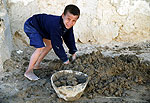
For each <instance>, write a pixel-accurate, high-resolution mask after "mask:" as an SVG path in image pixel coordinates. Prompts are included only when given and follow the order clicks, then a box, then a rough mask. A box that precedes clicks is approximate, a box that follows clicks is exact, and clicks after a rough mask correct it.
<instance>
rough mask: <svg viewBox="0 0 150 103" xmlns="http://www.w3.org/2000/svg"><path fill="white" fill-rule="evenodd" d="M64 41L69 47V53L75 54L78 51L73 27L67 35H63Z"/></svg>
mask: <svg viewBox="0 0 150 103" xmlns="http://www.w3.org/2000/svg"><path fill="white" fill-rule="evenodd" d="M63 40H64V42H65V44H66V45H67V47H68V48H69V53H70V54H74V53H75V52H76V51H77V48H76V45H75V38H74V33H73V27H72V28H71V29H70V30H69V31H67V32H66V34H65V35H63Z"/></svg>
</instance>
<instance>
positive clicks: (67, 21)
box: [62, 12, 78, 29]
mask: <svg viewBox="0 0 150 103" xmlns="http://www.w3.org/2000/svg"><path fill="white" fill-rule="evenodd" d="M62 18H63V22H64V25H65V27H66V28H67V29H70V28H71V27H72V26H74V24H75V23H76V21H77V20H78V16H77V15H73V14H71V13H70V12H67V13H66V15H64V14H62Z"/></svg>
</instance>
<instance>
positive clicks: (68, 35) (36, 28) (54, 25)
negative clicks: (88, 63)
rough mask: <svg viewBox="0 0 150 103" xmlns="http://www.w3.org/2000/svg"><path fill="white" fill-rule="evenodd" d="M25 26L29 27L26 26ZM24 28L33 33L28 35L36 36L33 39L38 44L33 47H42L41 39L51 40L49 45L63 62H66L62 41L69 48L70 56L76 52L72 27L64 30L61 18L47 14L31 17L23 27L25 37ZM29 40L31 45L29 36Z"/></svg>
mask: <svg viewBox="0 0 150 103" xmlns="http://www.w3.org/2000/svg"><path fill="white" fill-rule="evenodd" d="M27 24H28V25H29V26H27ZM26 28H31V32H32V31H33V33H30V34H32V35H34V34H35V35H36V36H34V38H36V37H37V38H38V39H39V40H38V41H39V42H38V43H37V42H36V44H37V45H36V46H35V47H42V45H44V43H43V42H42V43H43V44H42V43H41V40H42V38H46V39H49V40H51V44H52V47H53V49H54V51H55V53H56V55H57V56H58V57H59V58H60V59H61V60H62V61H63V62H64V61H67V60H68V58H67V55H66V53H65V50H64V47H63V45H62V44H63V40H64V42H65V44H66V45H67V47H68V48H69V53H70V54H74V53H75V52H76V51H77V48H76V46H75V39H74V33H73V27H72V28H70V29H66V28H65V26H64V24H63V20H62V17H61V16H55V15H47V14H37V15H33V16H32V17H30V18H29V19H28V20H27V21H26V22H25V25H24V31H25V32H26V34H27V35H29V33H27V29H26ZM37 34H39V35H37ZM29 39H30V45H31V41H32V40H31V39H32V38H31V37H30V36H29ZM62 39H63V40H62ZM33 44H35V43H33ZM38 44H39V46H38Z"/></svg>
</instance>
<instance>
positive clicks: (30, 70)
mask: <svg viewBox="0 0 150 103" xmlns="http://www.w3.org/2000/svg"><path fill="white" fill-rule="evenodd" d="M43 49H44V47H43V48H37V49H36V50H35V51H34V53H33V54H32V56H31V58H30V63H29V67H28V69H27V71H26V72H25V74H24V76H25V77H27V78H28V79H30V80H38V79H39V78H38V77H37V76H36V75H35V74H34V73H33V68H34V65H35V63H36V61H37V60H38V58H39V56H40V54H41V52H42V51H43Z"/></svg>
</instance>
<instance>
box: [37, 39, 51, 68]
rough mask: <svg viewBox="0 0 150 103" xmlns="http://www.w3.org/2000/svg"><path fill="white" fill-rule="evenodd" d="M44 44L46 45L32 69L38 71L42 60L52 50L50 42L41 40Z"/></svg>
mask: <svg viewBox="0 0 150 103" xmlns="http://www.w3.org/2000/svg"><path fill="white" fill-rule="evenodd" d="M43 41H44V43H45V44H46V46H45V48H44V49H43V50H42V52H41V54H40V56H39V58H38V60H37V61H36V64H35V66H34V69H39V65H40V62H41V61H42V60H43V58H44V57H45V56H46V55H47V54H48V52H49V51H50V50H51V49H52V45H51V40H48V39H43Z"/></svg>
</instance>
